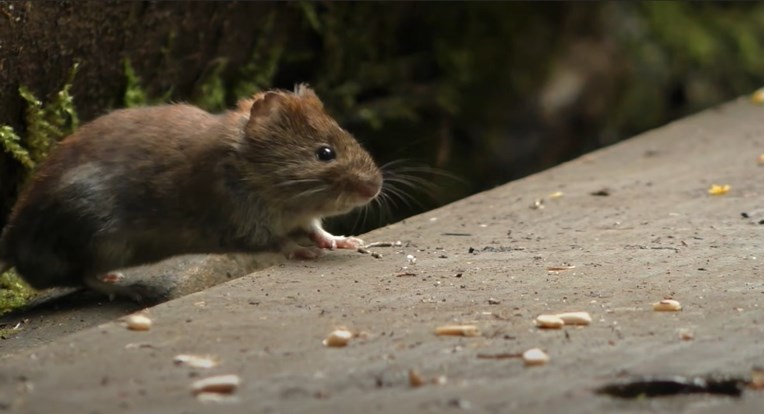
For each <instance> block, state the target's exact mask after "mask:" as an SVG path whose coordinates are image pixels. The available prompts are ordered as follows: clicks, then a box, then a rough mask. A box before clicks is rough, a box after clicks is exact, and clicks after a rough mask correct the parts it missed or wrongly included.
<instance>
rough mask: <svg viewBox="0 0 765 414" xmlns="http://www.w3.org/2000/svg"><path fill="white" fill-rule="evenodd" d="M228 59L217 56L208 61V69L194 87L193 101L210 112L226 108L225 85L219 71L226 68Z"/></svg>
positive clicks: (221, 71)
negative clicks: (217, 57)
mask: <svg viewBox="0 0 765 414" xmlns="http://www.w3.org/2000/svg"><path fill="white" fill-rule="evenodd" d="M227 64H228V60H226V59H223V58H219V59H215V60H214V61H212V62H210V64H209V66H208V70H207V71H206V73H205V74H204V75H203V76H202V80H201V82H199V84H198V85H197V87H196V91H195V98H194V103H195V104H197V105H199V107H201V108H203V109H206V110H208V111H211V112H220V111H222V110H224V109H226V86H225V84H224V83H223V79H222V77H221V73H223V70H224V69H226V65H227Z"/></svg>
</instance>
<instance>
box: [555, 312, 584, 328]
mask: <svg viewBox="0 0 765 414" xmlns="http://www.w3.org/2000/svg"><path fill="white" fill-rule="evenodd" d="M555 316H557V317H558V318H560V319H562V320H563V322H564V323H565V324H566V325H589V324H591V323H592V316H590V314H589V313H587V312H565V313H559V314H557V315H555Z"/></svg>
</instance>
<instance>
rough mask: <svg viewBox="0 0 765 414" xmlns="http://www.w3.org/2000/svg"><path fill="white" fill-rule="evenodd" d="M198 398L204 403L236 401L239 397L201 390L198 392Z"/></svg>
mask: <svg viewBox="0 0 765 414" xmlns="http://www.w3.org/2000/svg"><path fill="white" fill-rule="evenodd" d="M197 400H198V401H200V402H203V403H216V404H220V403H236V402H239V399H238V398H237V397H236V395H229V394H218V393H215V392H200V393H199V394H197Z"/></svg>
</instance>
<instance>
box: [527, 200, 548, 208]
mask: <svg viewBox="0 0 765 414" xmlns="http://www.w3.org/2000/svg"><path fill="white" fill-rule="evenodd" d="M529 208H530V209H532V210H541V209H543V208H545V200H544V199H541V198H538V199H536V200H534V203H532V204H531V205H530V206H529Z"/></svg>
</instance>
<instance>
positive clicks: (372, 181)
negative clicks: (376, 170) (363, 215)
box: [354, 175, 382, 200]
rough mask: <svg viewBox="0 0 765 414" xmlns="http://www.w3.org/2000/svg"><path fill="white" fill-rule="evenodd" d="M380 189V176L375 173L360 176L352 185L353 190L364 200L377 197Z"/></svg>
mask: <svg viewBox="0 0 765 414" xmlns="http://www.w3.org/2000/svg"><path fill="white" fill-rule="evenodd" d="M381 189H382V177H381V176H380V175H376V176H374V177H370V178H361V179H359V181H358V182H357V183H356V185H355V186H354V190H355V191H356V193H357V194H358V195H360V196H361V197H362V198H364V199H365V200H372V199H373V198H375V197H377V194H379V193H380V190H381Z"/></svg>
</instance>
